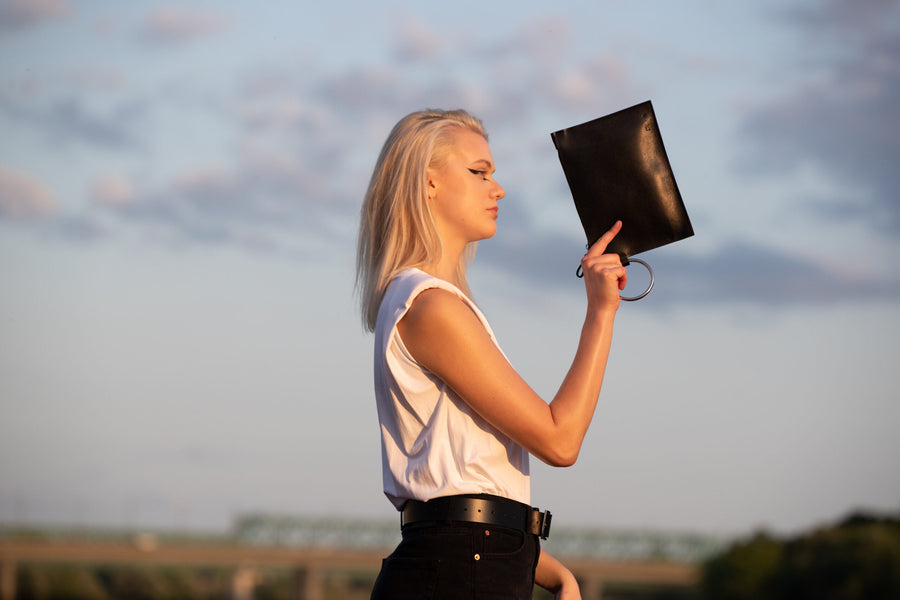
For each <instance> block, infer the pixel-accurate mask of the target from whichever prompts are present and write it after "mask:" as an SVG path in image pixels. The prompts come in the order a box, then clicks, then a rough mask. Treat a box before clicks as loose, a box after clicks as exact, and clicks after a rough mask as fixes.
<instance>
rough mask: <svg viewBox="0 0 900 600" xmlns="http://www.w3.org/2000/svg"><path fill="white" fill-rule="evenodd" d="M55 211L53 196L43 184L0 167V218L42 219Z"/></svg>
mask: <svg viewBox="0 0 900 600" xmlns="http://www.w3.org/2000/svg"><path fill="white" fill-rule="evenodd" d="M55 209H56V201H55V200H54V198H53V194H52V193H51V192H50V190H49V189H48V188H47V187H46V186H45V185H44V184H43V183H41V182H40V181H39V180H38V179H36V178H35V177H33V176H32V175H30V174H28V173H24V172H22V171H19V170H16V169H12V168H10V167H7V166H4V165H0V218H5V219H10V220H33V219H42V218H46V217H49V216H50V215H52V214H53V213H54V212H55Z"/></svg>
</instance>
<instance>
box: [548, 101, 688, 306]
mask: <svg viewBox="0 0 900 600" xmlns="http://www.w3.org/2000/svg"><path fill="white" fill-rule="evenodd" d="M550 135H551V137H552V138H553V143H554V144H555V145H556V149H557V151H558V152H559V160H560V163H561V164H562V168H563V172H564V173H565V175H566V180H567V181H568V183H569V189H570V190H571V192H572V198H573V199H574V201H575V208H576V210H577V211H578V216H579V218H580V219H581V224H582V226H583V227H584V233H585V235H586V236H587V243H588V247H590V245H592V244H593V243H594V242H596V241H597V239H598V238H599V237H600V236H601V235H603V233H605V232H606V231H607V230H608V229H609V228H610V227H612V225H613V224H614V223H615V222H616V221H618V220H621V221H622V230H621V231H620V232H619V234H618V235H617V236H616V238H615V239H614V240H613V241H612V243H610V245H609V247H608V248H607V251H608V252H616V253H618V254H619V255H620V256H621V257H622V263H623V264H626V265H627V264H628V262H629V259H631V260H635V261H636V262H641V263H642V264H644V266H647V264H646V263H644V262H643V261H640V260H638V259H632V258H631V257H632V256H633V255H635V254H639V253H641V252H646V251H647V250H653V249H654V248H658V247H660V246H664V245H666V244H671V243H672V242H677V241H678V240H682V239H684V238H686V237H690V236H692V235H694V229H693V227H692V226H691V222H690V219H688V215H687V210H686V209H685V207H684V201H683V200H682V199H681V193H680V192H679V191H678V186H677V185H676V183H675V176H674V174H673V173H672V167H671V165H670V164H669V158H668V156H667V155H666V149H665V147H664V146H663V141H662V136H661V135H660V133H659V127H658V125H657V122H656V114H655V113H654V112H653V105H652V104H651V103H650V101H649V100H648V101H647V102H642V103H641V104H638V105H635V106H632V107H630V108H626V109H624V110H620V111H618V112H615V113H612V114H609V115H606V116H604V117H600V118H599V119H594V120H593V121H588V122H587V123H582V124H581V125H575V126H574V127H569V128H567V129H561V130H560V131H556V132H554V133H552V134H550ZM647 268H648V269H649V266H647ZM651 278H652V271H651ZM651 286H652V279H651ZM649 291H650V290H649V289H648V290H647V292H649ZM644 295H646V292H645V293H644ZM641 297H643V296H641ZM635 299H636V298H635Z"/></svg>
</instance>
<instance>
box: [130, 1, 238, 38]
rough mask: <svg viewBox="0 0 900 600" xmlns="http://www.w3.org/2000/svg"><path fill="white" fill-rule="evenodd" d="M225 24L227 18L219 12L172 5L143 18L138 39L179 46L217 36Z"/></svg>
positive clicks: (226, 23) (226, 24)
mask: <svg viewBox="0 0 900 600" xmlns="http://www.w3.org/2000/svg"><path fill="white" fill-rule="evenodd" d="M228 24H229V19H228V18H227V17H226V16H224V15H223V14H221V13H218V12H213V11H208V10H200V9H185V8H180V7H175V6H164V7H157V8H154V9H153V10H151V11H150V12H149V13H147V15H146V16H145V17H144V21H143V23H142V24H141V27H140V38H141V39H142V40H144V41H146V42H149V43H153V44H160V45H171V44H177V45H180V44H184V43H186V42H191V41H194V40H197V39H200V38H204V37H207V36H210V35H214V34H217V33H219V32H221V31H222V30H224V29H225V28H226V27H227V26H228Z"/></svg>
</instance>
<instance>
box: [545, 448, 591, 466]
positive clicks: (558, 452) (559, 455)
mask: <svg viewBox="0 0 900 600" xmlns="http://www.w3.org/2000/svg"><path fill="white" fill-rule="evenodd" d="M579 450H581V448H554V449H552V450H551V451H550V452H545V453H544V454H543V455H542V456H540V457H539V458H540V459H541V460H542V461H543V462H545V463H547V464H548V465H550V466H551V467H571V466H572V465H574V464H575V461H577V460H578V452H579Z"/></svg>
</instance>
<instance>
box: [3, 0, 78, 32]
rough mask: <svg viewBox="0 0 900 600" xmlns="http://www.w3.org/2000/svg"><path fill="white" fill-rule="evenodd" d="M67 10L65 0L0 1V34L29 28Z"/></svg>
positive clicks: (66, 13)
mask: <svg viewBox="0 0 900 600" xmlns="http://www.w3.org/2000/svg"><path fill="white" fill-rule="evenodd" d="M69 12H70V7H69V4H68V2H66V0H4V1H3V2H0V35H3V34H5V33H15V32H17V31H22V30H25V29H30V28H32V27H36V26H38V25H40V24H41V23H44V22H46V21H49V20H51V19H58V18H60V17H66V16H68V15H69Z"/></svg>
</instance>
